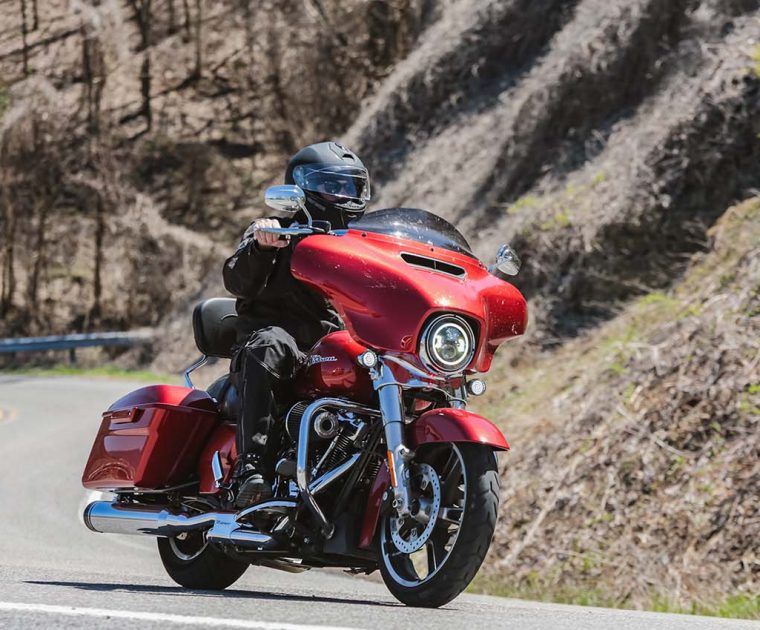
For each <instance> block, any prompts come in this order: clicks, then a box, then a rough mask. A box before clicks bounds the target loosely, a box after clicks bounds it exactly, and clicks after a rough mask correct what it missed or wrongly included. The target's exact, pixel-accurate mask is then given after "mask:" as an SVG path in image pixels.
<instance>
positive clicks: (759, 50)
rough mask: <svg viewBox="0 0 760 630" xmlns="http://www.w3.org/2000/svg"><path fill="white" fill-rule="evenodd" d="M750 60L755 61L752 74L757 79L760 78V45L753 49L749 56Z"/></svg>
mask: <svg viewBox="0 0 760 630" xmlns="http://www.w3.org/2000/svg"><path fill="white" fill-rule="evenodd" d="M749 56H750V59H752V61H753V65H752V68H751V71H752V73H753V74H754V75H755V76H756V77H760V44H755V45H754V47H753V48H752V52H750V54H749Z"/></svg>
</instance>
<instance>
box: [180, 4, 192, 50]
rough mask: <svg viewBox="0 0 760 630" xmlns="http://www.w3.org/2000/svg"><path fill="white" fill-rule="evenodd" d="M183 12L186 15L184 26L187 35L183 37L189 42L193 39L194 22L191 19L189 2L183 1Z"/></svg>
mask: <svg viewBox="0 0 760 630" xmlns="http://www.w3.org/2000/svg"><path fill="white" fill-rule="evenodd" d="M182 10H183V11H184V13H185V22H184V24H183V26H184V29H185V35H184V36H183V39H184V40H185V41H186V42H189V41H190V40H191V39H192V33H191V30H192V20H191V19H190V3H189V2H188V0H182Z"/></svg>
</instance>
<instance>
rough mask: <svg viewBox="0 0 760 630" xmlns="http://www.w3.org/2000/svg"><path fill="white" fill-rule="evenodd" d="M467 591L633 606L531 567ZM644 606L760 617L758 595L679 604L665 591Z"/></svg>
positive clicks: (598, 589) (667, 610)
mask: <svg viewBox="0 0 760 630" xmlns="http://www.w3.org/2000/svg"><path fill="white" fill-rule="evenodd" d="M581 560H582V562H581V564H582V566H583V567H584V568H585V567H587V566H588V568H589V569H591V568H593V566H594V565H595V564H596V563H597V561H596V560H593V559H590V558H589V556H587V555H584V556H583V558H582V559H581ZM468 591H470V592H473V593H484V594H489V595H497V596H500V597H513V598H516V599H530V600H537V601H543V602H554V603H558V604H574V605H576V606H601V607H604V608H627V609H631V608H633V607H632V606H631V605H630V603H629V602H628V600H627V599H624V600H620V599H616V598H615V597H614V596H612V595H611V594H610V593H608V592H607V591H606V589H605V588H604V587H602V586H599V585H595V586H593V587H590V586H584V585H581V584H579V585H577V586H572V585H558V584H556V583H555V580H554V579H552V577H551V576H543V577H542V576H541V575H540V574H539V573H538V572H537V571H531V572H530V573H529V574H528V575H527V576H526V577H525V578H523V579H522V580H520V581H519V583H517V582H514V583H513V582H511V581H509V579H507V580H504V581H502V580H498V579H495V578H482V577H480V576H478V577H476V578H475V580H474V581H473V583H472V584H471V585H470V587H469V588H468ZM645 609H646V610H651V611H655V612H664V613H680V614H687V615H707V616H710V617H725V618H730V619H760V595H744V594H737V595H730V596H728V597H726V598H725V599H722V600H716V601H714V602H696V601H694V602H689V603H686V604H681V603H678V602H676V601H674V600H673V599H672V598H671V597H669V596H668V595H663V594H658V593H654V594H652V595H651V597H650V599H649V603H648V605H646V606H645Z"/></svg>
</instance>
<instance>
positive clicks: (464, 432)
mask: <svg viewBox="0 0 760 630" xmlns="http://www.w3.org/2000/svg"><path fill="white" fill-rule="evenodd" d="M407 439H408V440H409V445H410V446H411V447H412V448H417V447H418V446H421V445H422V444H432V443H435V442H476V443H478V444H485V445H487V446H490V447H491V448H493V449H494V450H496V451H508V450H509V444H508V443H507V440H506V438H505V437H504V434H503V433H502V432H501V431H500V430H499V428H498V427H497V426H496V425H494V424H493V422H491V421H490V420H486V419H485V418H484V417H483V416H479V415H478V414H476V413H472V412H470V411H467V410H466V409H453V408H451V407H446V408H444V409H433V410H431V411H426V412H425V413H423V414H422V415H421V416H420V417H419V418H417V420H416V421H415V422H414V424H413V425H412V426H411V427H409V428H408V429H407Z"/></svg>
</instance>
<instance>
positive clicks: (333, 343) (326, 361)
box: [296, 330, 373, 403]
mask: <svg viewBox="0 0 760 630" xmlns="http://www.w3.org/2000/svg"><path fill="white" fill-rule="evenodd" d="M366 349H367V348H366V347H365V346H363V345H361V344H360V343H357V342H356V341H354V340H353V339H352V338H351V335H350V334H349V333H348V332H346V331H345V330H341V331H338V332H334V333H330V334H329V335H327V336H326V337H324V338H322V339H321V340H320V341H319V342H318V343H317V344H316V345H315V346H314V347H313V348H312V349H311V351H310V352H309V355H308V357H307V365H308V367H307V368H306V369H305V370H304V371H302V372H301V374H300V376H299V378H298V380H297V381H296V392H297V393H298V396H299V397H300V398H317V397H320V396H350V397H351V399H352V400H354V401H356V402H359V403H366V402H369V401H370V400H371V398H372V394H373V389H372V380H371V379H370V377H369V373H368V372H367V370H366V368H362V367H360V366H359V365H358V364H357V362H356V358H357V357H358V356H359V355H360V354H361V353H362V352H364V351H365V350H366Z"/></svg>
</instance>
